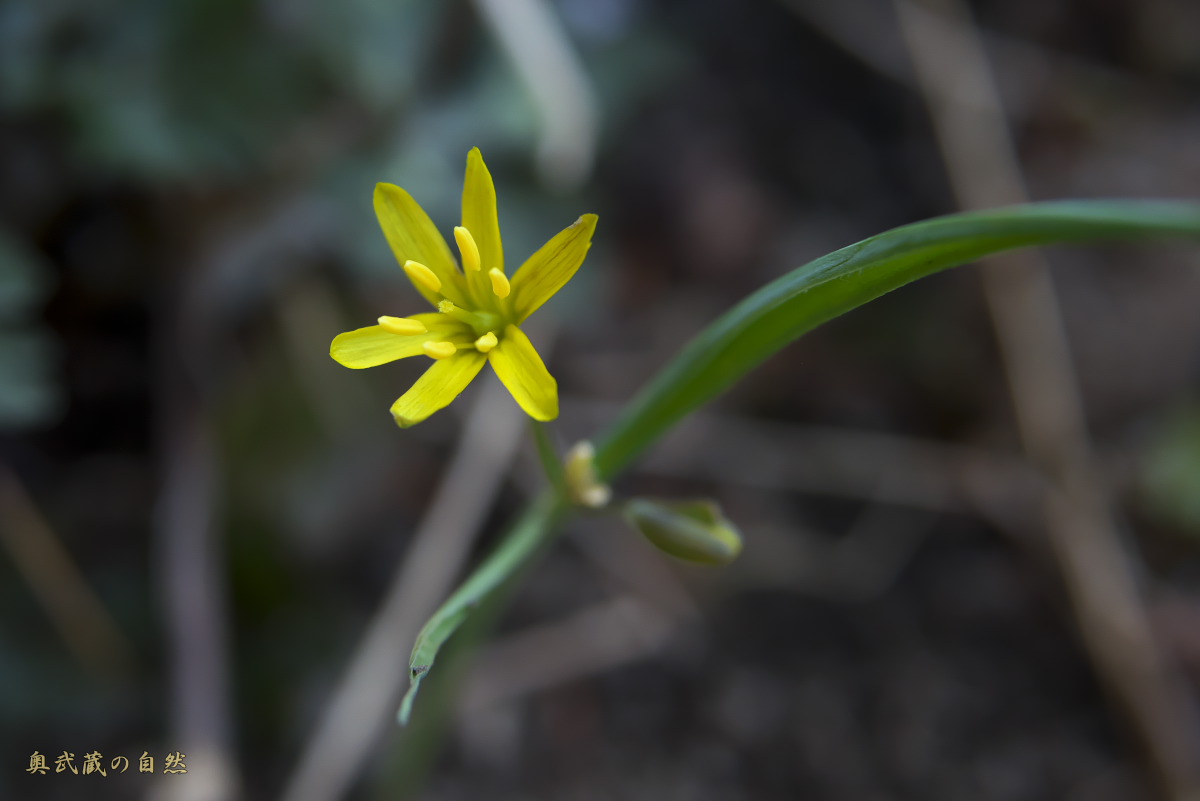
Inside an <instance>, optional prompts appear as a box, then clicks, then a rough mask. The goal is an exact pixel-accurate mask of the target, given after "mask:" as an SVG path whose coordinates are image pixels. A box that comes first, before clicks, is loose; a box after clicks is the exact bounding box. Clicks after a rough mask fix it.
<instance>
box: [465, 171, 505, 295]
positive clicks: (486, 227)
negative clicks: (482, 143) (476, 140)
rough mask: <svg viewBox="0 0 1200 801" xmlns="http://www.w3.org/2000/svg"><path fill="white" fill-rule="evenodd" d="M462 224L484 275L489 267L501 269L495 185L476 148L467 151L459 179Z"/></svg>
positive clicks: (501, 253) (502, 255) (501, 256)
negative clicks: (477, 253)
mask: <svg viewBox="0 0 1200 801" xmlns="http://www.w3.org/2000/svg"><path fill="white" fill-rule="evenodd" d="M462 224H463V227H464V228H466V229H467V230H468V231H470V232H471V236H472V237H473V238H474V240H475V244H476V246H477V247H478V248H479V264H480V267H482V268H483V270H482V271H483V272H484V273H485V274H486V273H487V271H488V270H491V269H493V268H496V269H500V270H503V269H504V251H503V249H502V248H501V245H500V220H499V218H497V216H496V187H495V186H494V185H493V184H492V174H491V173H490V172H488V168H487V165H486V164H484V163H483V156H482V155H480V153H479V148H477V147H473V148H471V152H470V153H468V154H467V177H466V179H465V180H464V181H463V196H462Z"/></svg>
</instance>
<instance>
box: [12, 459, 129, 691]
mask: <svg viewBox="0 0 1200 801" xmlns="http://www.w3.org/2000/svg"><path fill="white" fill-rule="evenodd" d="M0 545H3V546H4V549H5V550H7V551H8V553H9V556H11V557H12V560H13V564H14V565H16V568H17V572H18V573H20V574H21V576H22V577H23V578H24V579H25V582H26V583H27V584H28V585H29V589H30V591H31V592H32V593H33V595H34V597H35V598H37V600H38V603H40V604H41V606H42V608H43V609H44V610H45V611H46V617H48V618H49V619H50V622H51V624H53V626H54V628H55V629H56V630H57V631H58V634H59V636H60V637H62V640H63V643H64V644H65V645H66V646H67V649H68V650H69V651H70V652H71V653H72V654H73V655H74V657H75V659H76V660H78V661H79V664H80V665H81V666H82V667H83V668H84V669H85V670H88V671H91V672H94V673H99V674H102V675H114V674H116V673H119V672H121V671H122V670H124V669H127V668H128V667H129V666H130V665H132V663H133V646H132V645H130V643H129V640H128V639H126V637H125V635H124V634H122V633H121V629H120V627H119V626H118V625H117V622H116V621H115V620H114V619H113V617H112V615H110V614H109V612H108V609H106V608H105V606H104V603H103V602H102V601H101V600H100V598H99V597H98V596H97V595H96V593H95V591H94V590H92V588H91V587H90V586H89V585H88V583H87V579H86V578H85V577H84V575H83V573H82V572H81V571H80V569H79V567H78V566H77V565H76V564H75V560H74V559H72V558H71V554H70V552H69V551H68V550H67V548H66V546H65V545H64V544H63V542H62V540H61V539H60V538H59V536H58V534H57V533H56V532H55V531H54V528H53V526H51V525H50V522H49V521H48V520H46V517H45V516H44V515H43V514H42V512H41V510H40V509H38V507H37V504H36V503H34V500H33V498H32V497H30V495H29V492H28V491H27V490H26V489H25V487H24V485H23V484H22V483H21V481H20V480H19V479H18V478H17V476H16V475H14V474H13V473H12V471H10V470H9V469H8V468H7V467H5V466H4V465H0Z"/></svg>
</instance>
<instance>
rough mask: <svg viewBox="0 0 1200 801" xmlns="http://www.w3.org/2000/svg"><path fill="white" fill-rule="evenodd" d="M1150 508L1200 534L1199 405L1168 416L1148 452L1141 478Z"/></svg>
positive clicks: (1143, 460) (1190, 406)
mask: <svg viewBox="0 0 1200 801" xmlns="http://www.w3.org/2000/svg"><path fill="white" fill-rule="evenodd" d="M1139 478H1140V484H1141V490H1142V495H1143V498H1144V500H1145V503H1146V505H1147V506H1149V507H1150V509H1151V510H1152V511H1153V512H1154V513H1155V514H1157V515H1159V516H1160V517H1162V518H1164V519H1166V520H1168V521H1170V522H1171V523H1173V524H1175V525H1178V526H1181V527H1183V528H1185V529H1187V530H1189V531H1190V532H1192V533H1193V534H1196V535H1200V403H1193V404H1190V405H1188V406H1186V407H1184V408H1181V409H1177V410H1175V411H1174V412H1172V413H1171V414H1169V415H1168V416H1167V417H1166V418H1165V419H1164V420H1163V421H1162V422H1161V424H1160V426H1159V430H1158V432H1157V436H1155V437H1154V439H1153V441H1152V442H1151V443H1150V445H1149V447H1148V448H1147V449H1146V452H1145V454H1144V455H1143V459H1142V469H1141V475H1140V477H1139Z"/></svg>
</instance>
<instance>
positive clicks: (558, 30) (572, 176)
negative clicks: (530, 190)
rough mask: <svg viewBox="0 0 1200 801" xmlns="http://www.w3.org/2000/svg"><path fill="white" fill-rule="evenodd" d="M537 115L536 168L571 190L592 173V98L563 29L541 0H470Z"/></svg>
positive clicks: (550, 182) (552, 183) (550, 183)
mask: <svg viewBox="0 0 1200 801" xmlns="http://www.w3.org/2000/svg"><path fill="white" fill-rule="evenodd" d="M475 6H476V8H478V9H479V13H480V15H481V16H482V17H483V19H484V20H485V21H486V22H487V24H488V27H490V28H491V30H492V33H493V35H494V36H495V37H496V41H497V42H498V43H499V45H500V47H501V48H502V49H503V50H504V52H505V53H506V54H507V55H508V57H509V59H511V60H512V63H513V66H514V67H515V68H516V70H517V73H518V75H519V76H520V78H521V80H522V81H523V82H524V83H525V85H526V86H527V87H528V88H529V94H530V96H531V97H532V99H533V103H534V105H535V106H536V107H537V110H538V112H539V114H540V115H541V118H542V135H541V141H540V142H539V143H538V169H539V170H540V172H541V176H542V180H543V182H545V184H546V185H547V186H550V187H552V188H555V189H558V190H560V191H568V190H572V189H575V188H576V187H578V186H579V185H580V184H582V183H583V182H584V181H585V180H586V179H587V177H588V175H589V174H590V173H591V171H592V162H593V160H594V159H595V155H596V139H597V136H598V133H597V125H598V123H597V117H598V115H599V112H598V108H597V106H598V102H597V100H596V94H595V91H594V90H593V88H592V84H591V81H590V80H589V78H588V75H587V72H586V71H585V70H584V68H583V64H582V63H581V62H580V60H579V57H578V55H577V54H576V53H575V50H574V48H573V47H572V45H571V41H570V39H569V37H568V36H567V32H566V31H565V30H563V26H562V24H561V23H560V22H559V20H558V19H557V18H556V17H555V15H554V11H553V10H552V8H551V7H550V4H549V3H547V2H546V0H475Z"/></svg>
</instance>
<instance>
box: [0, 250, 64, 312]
mask: <svg viewBox="0 0 1200 801" xmlns="http://www.w3.org/2000/svg"><path fill="white" fill-rule="evenodd" d="M51 283H52V279H51V273H50V270H49V268H48V267H47V265H46V263H45V260H44V259H43V258H42V256H41V255H40V254H38V253H36V252H34V251H33V250H32V249H30V248H29V247H28V246H27V245H25V243H24V242H21V241H20V240H18V239H17V238H16V237H14V236H12V235H11V234H9V233H8V232H7V231H4V230H3V229H0V325H3V324H5V323H11V322H12V321H13V320H15V319H16V318H18V317H20V316H22V315H25V314H27V313H28V312H29V310H30V309H31V308H32V307H33V306H34V305H35V304H37V303H40V302H41V301H42V300H43V299H44V298H45V297H46V295H47V294H48V293H49V291H50V286H51Z"/></svg>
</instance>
